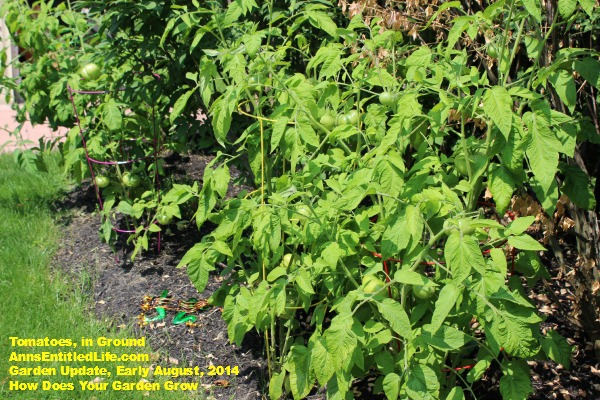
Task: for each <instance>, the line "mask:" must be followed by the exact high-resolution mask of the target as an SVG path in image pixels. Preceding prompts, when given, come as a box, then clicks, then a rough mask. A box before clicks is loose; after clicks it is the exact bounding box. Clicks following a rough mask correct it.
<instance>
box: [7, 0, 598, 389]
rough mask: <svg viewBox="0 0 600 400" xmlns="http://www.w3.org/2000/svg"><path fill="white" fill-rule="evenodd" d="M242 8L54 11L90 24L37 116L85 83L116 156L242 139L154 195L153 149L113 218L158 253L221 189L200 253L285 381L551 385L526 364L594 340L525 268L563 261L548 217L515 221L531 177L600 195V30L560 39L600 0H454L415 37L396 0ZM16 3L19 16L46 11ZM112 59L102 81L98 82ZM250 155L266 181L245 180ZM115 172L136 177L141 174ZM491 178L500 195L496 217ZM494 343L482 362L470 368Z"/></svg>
mask: <svg viewBox="0 0 600 400" xmlns="http://www.w3.org/2000/svg"><path fill="white" fill-rule="evenodd" d="M224 3H225V2H220V1H207V2H199V1H195V0H194V1H191V2H189V1H170V2H165V3H158V2H154V1H138V2H131V1H128V0H112V1H95V2H77V3H76V4H77V7H78V8H79V9H86V11H87V12H88V14H87V17H84V16H83V14H80V13H74V12H71V11H69V12H68V13H67V10H60V12H59V13H57V14H52V13H51V12H50V11H48V14H47V18H48V21H55V20H56V22H52V24H58V20H57V19H56V18H57V17H56V15H59V14H60V15H61V18H62V19H63V22H64V23H66V24H67V25H68V26H69V27H70V28H71V30H69V29H67V28H61V29H62V30H61V31H60V33H61V34H60V35H59V38H54V39H53V40H50V41H49V43H50V44H48V43H46V42H44V40H41V39H36V40H37V41H40V40H41V42H43V43H42V44H40V46H41V47H40V49H39V51H40V53H39V54H40V56H39V58H37V56H35V57H34V60H33V63H31V68H52V74H55V75H56V76H55V77H54V75H51V78H50V79H48V78H47V77H46V78H44V79H41V78H40V75H39V74H38V73H33V72H32V71H29V72H28V71H27V70H26V69H25V70H23V73H24V74H25V80H24V85H23V89H22V90H24V92H25V94H26V99H27V103H26V108H27V110H28V111H29V112H31V110H32V107H33V106H34V105H37V104H39V103H38V102H39V100H38V99H34V98H33V97H34V96H35V95H36V93H39V96H42V94H41V90H46V92H45V93H47V95H46V96H45V97H44V96H42V97H44V98H45V99H47V100H45V101H49V103H48V104H47V105H43V106H42V107H41V108H40V110H39V113H38V114H34V115H39V116H40V118H42V117H45V116H49V115H51V114H52V115H53V117H52V118H54V119H55V121H57V122H58V121H60V122H62V123H71V124H72V123H73V120H72V115H71V114H70V113H69V111H68V110H66V109H63V108H61V107H66V108H68V107H67V106H66V105H65V104H66V103H65V102H67V101H68V97H67V96H68V93H67V91H66V85H69V86H70V87H72V88H74V89H78V88H81V87H84V88H90V89H94V88H101V89H102V90H107V91H108V93H107V94H106V95H104V96H100V97H98V96H96V97H94V96H91V95H89V96H88V95H86V96H79V97H77V99H78V100H77V101H78V103H77V104H76V105H75V107H77V108H78V109H79V110H80V111H79V113H80V115H85V118H84V120H83V124H84V126H86V133H88V134H89V135H90V136H89V140H88V142H89V143H90V145H89V146H90V149H91V151H92V153H93V154H94V155H95V156H98V157H100V156H105V157H113V158H115V157H118V156H119V155H121V154H120V153H119V151H121V147H122V146H119V145H120V144H122V143H123V141H125V140H129V142H128V143H133V144H130V148H131V150H130V153H128V154H134V155H136V156H137V157H140V158H142V157H144V156H148V155H149V154H152V151H155V148H152V147H149V146H147V143H148V142H150V141H153V140H154V141H155V142H154V143H155V145H156V140H158V141H159V142H160V143H161V144H164V147H165V148H166V149H170V150H174V151H180V152H181V151H184V150H186V149H188V146H189V147H192V148H194V149H198V148H202V147H205V146H208V145H212V148H213V149H219V150H218V151H215V153H216V157H215V158H214V161H213V162H212V163H211V164H210V165H209V167H208V168H207V169H206V171H205V173H204V177H203V180H202V185H201V187H199V186H198V184H197V183H194V184H193V185H188V184H174V185H172V186H168V187H166V189H164V190H162V191H160V190H158V188H157V185H155V187H154V188H151V184H150V183H149V182H150V179H157V177H156V173H157V172H161V169H160V162H158V163H146V162H139V163H136V164H135V165H134V166H133V168H132V169H131V171H129V173H137V174H138V176H141V177H142V178H143V180H144V181H146V182H147V183H142V184H141V185H140V186H141V187H140V188H138V187H137V186H131V185H128V184H125V185H121V184H115V185H112V184H110V183H107V184H106V188H105V189H102V191H103V195H104V196H106V197H108V198H109V199H110V200H109V201H112V203H110V204H108V205H107V204H106V203H105V210H113V207H112V206H113V205H116V207H115V208H114V210H113V211H112V212H113V213H115V212H118V213H121V214H125V215H128V216H130V217H133V218H135V219H136V220H138V221H140V224H143V223H145V224H146V225H148V226H147V227H146V228H145V227H144V226H142V225H140V226H139V228H138V231H137V233H136V235H134V239H135V240H136V243H137V249H140V248H146V247H147V244H148V238H147V235H148V234H149V232H153V231H160V230H161V229H163V228H161V227H159V225H158V224H157V223H156V222H155V221H158V222H160V221H161V220H162V221H163V222H164V223H165V224H168V223H169V222H170V221H171V218H172V217H176V218H182V217H183V216H182V215H181V212H180V206H181V205H182V204H184V203H188V204H190V203H194V204H196V203H197V209H196V211H195V213H194V215H193V219H194V221H195V222H196V224H197V226H198V228H200V227H202V226H203V225H205V224H206V223H207V222H211V223H213V224H214V225H215V226H216V228H215V229H214V230H213V231H212V232H211V233H210V234H208V235H206V236H204V238H203V239H202V241H201V242H200V243H198V244H196V245H195V246H194V247H193V248H191V249H190V250H189V251H188V252H187V254H186V255H185V256H184V257H183V259H182V260H181V262H180V265H181V266H186V267H187V270H188V272H189V276H190V279H191V280H192V281H193V282H194V284H195V285H196V286H197V288H198V290H200V291H202V290H204V288H205V286H206V284H207V281H208V276H209V274H210V273H214V272H213V271H215V270H216V269H217V266H219V265H221V266H223V267H222V269H219V271H217V272H218V273H219V274H220V275H222V276H223V277H224V278H225V280H224V284H223V286H222V287H221V289H219V290H218V291H217V292H216V293H215V294H214V295H213V296H212V298H211V301H212V302H213V304H215V305H219V306H222V307H223V317H224V319H225V320H226V322H227V323H228V327H229V328H228V332H229V337H230V339H231V341H232V342H236V343H238V344H239V343H241V342H242V340H243V338H244V336H245V334H246V333H247V332H248V331H250V330H251V329H256V330H257V331H259V332H261V333H263V334H264V337H265V342H266V354H267V358H268V361H269V374H270V384H269V393H270V396H271V398H273V399H277V398H279V397H281V396H282V395H283V394H284V392H290V393H291V394H292V395H293V397H294V398H303V397H305V396H307V395H308V394H309V393H310V392H311V391H312V390H313V388H315V387H319V386H321V387H323V386H326V387H327V393H328V396H329V398H331V399H345V398H352V392H351V391H350V384H351V382H352V381H353V380H354V379H356V378H362V377H365V376H367V375H369V374H372V373H376V374H377V375H378V377H379V378H378V380H377V382H376V389H377V390H379V391H383V392H384V393H385V395H386V396H387V397H388V398H389V399H396V398H414V399H424V398H448V399H460V398H464V396H465V392H470V394H471V397H476V395H475V393H474V392H473V390H472V387H473V384H474V382H477V381H478V380H479V379H481V377H482V376H483V374H484V373H485V371H486V370H487V369H488V368H489V367H490V365H492V364H497V365H499V366H500V368H501V370H502V373H503V377H502V379H501V380H500V391H501V393H502V396H503V397H504V398H505V399H513V398H515V399H516V398H525V397H527V395H528V394H529V393H531V391H532V387H531V383H530V378H529V367H528V365H527V362H526V360H528V359H532V358H545V357H548V358H551V359H553V360H555V361H556V362H559V363H561V364H563V365H565V366H568V364H569V359H570V352H571V348H570V346H569V345H568V344H567V342H566V340H565V339H564V338H562V337H561V336H560V335H559V334H558V333H557V332H554V331H550V332H548V333H546V334H542V333H541V331H540V322H542V320H543V319H542V318H541V317H540V316H538V315H537V314H536V310H535V307H534V306H533V305H532V304H531V302H530V301H529V300H528V298H527V295H526V292H525V289H524V287H523V284H522V280H521V279H520V277H521V276H524V277H526V278H528V282H529V284H533V283H535V281H536V280H538V279H540V278H541V277H544V276H546V275H547V272H546V271H545V268H544V266H543V265H542V263H541V262H540V259H539V257H538V252H539V251H542V250H544V247H543V246H542V245H541V244H540V243H539V242H537V241H536V240H535V239H533V238H532V237H531V236H529V235H528V234H527V233H526V231H527V228H528V227H529V226H530V225H531V224H532V223H533V222H534V219H535V218H534V217H520V218H510V222H509V223H506V222H505V221H506V220H505V219H503V217H504V215H505V212H506V211H507V210H508V209H509V206H510V200H511V198H512V196H513V195H514V194H515V193H524V192H526V191H531V192H533V193H535V195H536V196H537V198H538V200H539V201H540V202H541V204H542V205H543V207H544V209H545V211H546V212H547V213H548V215H552V214H553V212H554V208H555V205H556V202H557V200H558V198H559V195H560V194H561V193H562V194H566V195H567V196H568V197H569V198H570V200H571V201H572V202H573V203H575V204H576V205H578V206H580V207H582V208H586V209H593V208H594V207H595V199H594V196H593V190H592V185H591V184H592V182H591V181H590V178H589V177H588V175H587V174H586V173H585V172H584V171H583V170H582V169H581V168H579V167H578V166H577V165H576V164H575V163H573V162H571V160H572V158H573V157H574V156H575V152H576V147H577V146H578V144H580V143H582V142H586V141H587V142H589V141H592V142H594V143H598V142H599V141H598V135H597V133H596V129H595V127H594V121H596V120H597V115H595V116H592V119H590V117H589V112H588V109H587V108H584V107H582V104H586V101H587V100H589V99H587V98H586V99H581V98H580V97H581V96H589V95H590V93H591V94H592V95H593V94H594V93H595V89H598V88H600V75H599V74H598V71H599V70H600V62H599V61H598V59H597V57H596V56H595V53H593V52H592V51H591V50H590V49H589V48H585V43H581V42H576V41H574V42H573V43H572V44H576V45H578V46H580V47H575V46H574V45H573V46H566V45H565V46H564V47H562V48H559V47H561V46H558V44H557V42H556V41H555V38H554V37H553V33H554V32H556V31H560V32H563V33H564V32H570V31H571V30H573V29H575V28H574V27H576V26H577V27H578V28H577V29H587V30H585V32H586V33H587V34H588V35H590V36H593V35H595V32H594V29H595V28H594V26H595V24H596V20H597V17H598V9H597V7H596V6H595V4H594V2H593V1H589V0H580V1H574V0H567V1H562V0H561V1H559V2H558V8H557V9H555V10H553V9H550V11H552V10H553V11H552V12H553V15H549V14H548V13H549V11H548V9H546V10H545V11H542V10H543V9H542V7H541V3H540V2H539V1H535V0H522V1H521V0H518V1H517V0H512V1H498V2H493V3H491V4H488V5H484V6H481V8H480V9H471V8H468V9H467V8H465V7H463V6H462V5H461V3H460V2H445V3H441V4H439V5H438V6H437V7H434V8H433V9H432V10H431V12H429V15H427V18H428V19H427V20H426V23H423V24H421V25H420V26H419V30H416V29H410V32H409V35H408V36H407V35H406V32H404V33H402V32H401V31H399V30H392V29H385V27H384V25H386V24H385V22H386V21H385V19H384V18H383V17H382V16H383V15H384V14H382V15H379V16H378V15H377V14H375V15H370V16H368V18H366V17H365V15H366V14H365V15H363V14H361V13H359V12H356V11H357V10H359V11H360V9H359V8H357V7H360V5H361V4H362V3H364V2H356V3H353V4H355V5H357V6H354V8H352V7H350V11H348V13H347V14H349V16H350V17H351V18H350V19H349V18H347V16H346V15H344V14H343V13H342V10H341V9H339V8H337V7H335V6H334V5H333V4H331V3H329V2H327V1H322V0H312V1H292V0H290V1H273V0H271V1H266V2H260V4H259V3H258V2H255V1H254V0H236V1H231V2H227V4H224ZM343 3H344V4H346V3H345V2H343ZM416 3H419V2H416ZM10 4H13V5H12V6H9V7H8V15H9V16H12V17H9V18H7V21H8V22H9V26H10V22H11V21H12V20H11V18H13V19H19V18H26V17H25V16H26V14H23V13H21V14H19V15H20V16H19V15H17V14H18V13H19V9H20V8H19V7H22V6H23V5H22V4H18V2H12V3H10ZM11 7H12V8H11ZM44 10H45V9H44ZM56 11H58V10H55V11H54V12H56ZM64 15H66V16H70V17H64ZM52 18H54V19H52ZM86 18H91V19H92V20H94V21H97V23H98V26H97V27H94V28H92V29H94V33H93V35H92V36H90V39H86V38H85V36H86V34H87V32H86V29H88V27H89V25H85V26H79V25H80V24H83V22H79V21H84V22H85V20H86ZM19 21H21V20H20V19H19ZM440 21H444V24H447V25H442V27H440ZM21 22H22V21H21ZM424 22H425V21H424ZM30 24H31V25H35V26H38V27H39V26H40V24H41V22H40V21H39V18H38V19H37V20H35V22H33V21H31V22H30ZM52 24H51V25H52ZM13 25H14V26H13V32H16V28H15V27H16V26H17V25H18V24H17V22H15V23H14V24H13ZM52 26H54V25H52ZM388 26H389V24H388ZM392 27H393V24H392ZM75 28H77V29H75ZM39 29H40V30H39V32H41V33H40V36H42V37H43V36H44V35H46V34H48V33H49V32H52V30H49V29H47V28H45V27H41V28H39ZM96 29H97V32H96ZM407 30H408V29H407ZM71 35H72V36H71ZM436 35H437V37H436ZM428 37H431V38H432V39H431V40H429V41H427V40H426V39H424V38H428ZM77 38H78V39H80V40H79V42H77V41H76V42H77V43H78V44H77V45H75V44H73V40H75V39H77ZM17 39H18V40H25V39H24V38H23V35H18V37H17ZM61 40H62V42H61ZM24 43H25V42H24ZM36 43H37V42H36ZM57 43H63V45H64V46H65V47H64V49H68V51H66V52H62V53H61V54H62V56H61V59H60V60H59V63H60V64H59V65H60V66H61V68H56V66H54V67H51V66H52V61H44V57H48V59H49V60H52V57H51V56H50V55H52V54H54V53H52V52H51V51H50V52H49V47H51V46H56V45H57ZM36 46H37V44H36ZM552 46H554V47H552ZM24 47H25V46H24ZM92 61H93V62H96V63H97V64H99V65H102V72H103V73H102V76H101V77H100V79H99V80H98V81H89V80H87V81H80V80H79V79H78V75H77V73H78V70H79V68H80V67H81V66H82V65H85V64H86V63H89V62H92ZM46 64H47V65H46ZM44 65H46V66H45V67H44ZM38 72H40V73H43V71H42V70H41V69H40V70H38ZM57 74H58V75H57ZM27 82H31V83H29V84H28V83H27ZM41 85H45V86H47V87H48V88H49V89H44V88H43V87H42V86H41ZM582 87H586V88H588V89H589V88H592V89H591V90H580V89H578V88H582ZM593 88H595V89H593ZM121 89H124V90H121ZM48 93H49V95H48ZM593 100H594V101H595V99H593ZM202 110H206V112H207V113H208V114H209V115H210V126H209V125H208V124H206V125H203V124H202V123H203V122H204V114H203V111H202ZM57 118H58V120H57ZM78 134H79V131H78V127H77V126H75V127H74V128H73V130H72V131H71V133H70V135H69V140H68V141H67V143H66V144H65V145H64V146H63V152H64V154H65V159H66V160H68V162H67V165H69V166H71V167H76V169H77V170H78V171H79V175H80V177H81V178H83V177H84V176H85V174H84V171H85V168H84V164H83V163H84V162H85V160H84V158H83V152H82V149H81V147H79V146H78V144H77V143H78V142H77V140H78V137H77V135H78ZM157 135H158V136H157ZM157 137H159V138H157ZM231 165H236V166H238V167H239V168H240V169H241V170H242V171H243V172H244V173H245V174H246V176H248V177H249V181H250V184H251V185H252V186H253V187H254V188H255V190H253V191H251V192H243V193H242V194H241V195H239V196H238V197H237V198H233V199H232V198H228V197H227V189H228V186H229V184H230V180H231V177H230V166H231ZM111 173H113V174H115V176H116V177H118V178H119V180H120V181H121V182H123V183H126V182H124V179H123V176H124V172H123V171H121V170H119V169H118V168H116V172H111ZM97 182H98V181H97ZM117 182H118V181H117ZM99 186H100V185H99ZM102 186H104V182H102ZM124 187H125V188H126V189H123V188H124ZM161 193H162V194H161ZM484 193H486V195H487V197H488V198H491V199H492V200H493V202H494V207H493V208H491V209H490V208H489V207H487V208H486V209H485V210H484V208H483V206H482V204H481V198H482V196H483V194H484ZM494 210H495V211H494ZM107 212H108V211H107ZM145 212H146V213H148V216H146V217H144V216H143V215H144V213H145ZM163 217H164V218H163ZM106 221H108V222H107V223H106V224H105V231H104V232H105V236H106V238H107V239H110V238H111V235H112V233H111V232H112V231H111V228H110V227H111V223H112V222H111V216H110V215H106ZM515 250H516V251H517V256H516V260H515V266H514V271H510V272H509V267H508V264H507V254H514V252H515ZM219 268H221V267H219ZM513 272H514V274H513ZM307 317H308V319H307ZM301 321H308V323H306V322H301ZM472 357H474V358H476V360H477V361H476V365H475V367H474V368H472V369H470V370H462V369H460V367H461V366H462V365H464V363H465V362H466V359H468V358H472ZM467 396H468V394H467Z"/></svg>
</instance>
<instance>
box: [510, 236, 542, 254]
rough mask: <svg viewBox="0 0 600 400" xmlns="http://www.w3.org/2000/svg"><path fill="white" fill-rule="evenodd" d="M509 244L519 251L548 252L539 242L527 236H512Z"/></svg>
mask: <svg viewBox="0 0 600 400" xmlns="http://www.w3.org/2000/svg"><path fill="white" fill-rule="evenodd" d="M508 244H510V245H511V246H513V247H515V248H517V249H519V250H534V251H543V250H546V248H545V247H544V246H542V245H541V244H540V243H539V242H538V241H537V240H535V239H534V238H532V237H531V236H529V235H527V234H522V235H519V236H511V237H509V238H508Z"/></svg>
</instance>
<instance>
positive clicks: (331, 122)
mask: <svg viewBox="0 0 600 400" xmlns="http://www.w3.org/2000/svg"><path fill="white" fill-rule="evenodd" d="M319 123H320V124H321V125H323V126H324V127H325V128H327V129H328V130H332V129H333V128H334V127H335V118H334V117H333V116H331V115H329V114H325V115H323V116H322V117H321V119H320V120H319Z"/></svg>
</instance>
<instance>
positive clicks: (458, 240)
mask: <svg viewBox="0 0 600 400" xmlns="http://www.w3.org/2000/svg"><path fill="white" fill-rule="evenodd" d="M444 253H445V256H446V262H447V263H448V266H449V268H450V271H452V280H453V281H454V282H455V283H461V282H462V281H464V280H465V279H466V278H467V277H468V276H469V275H471V271H472V270H474V271H477V272H479V273H480V274H481V275H485V261H484V259H483V255H482V254H481V250H480V249H479V242H478V241H477V239H475V238H474V237H472V236H468V235H467V236H462V235H461V234H460V232H455V233H453V234H452V235H450V237H448V240H447V241H446V245H445V246H444Z"/></svg>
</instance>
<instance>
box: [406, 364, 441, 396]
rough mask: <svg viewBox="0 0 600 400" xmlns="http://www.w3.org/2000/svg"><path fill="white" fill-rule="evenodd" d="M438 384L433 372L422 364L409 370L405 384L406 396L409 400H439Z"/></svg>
mask: <svg viewBox="0 0 600 400" xmlns="http://www.w3.org/2000/svg"><path fill="white" fill-rule="evenodd" d="M439 392H440V382H439V379H438V377H437V375H436V373H435V371H434V370H433V369H432V368H431V367H429V366H427V365H422V364H416V365H413V366H412V367H411V368H410V371H409V376H408V379H407V382H406V394H408V395H409V396H410V398H411V399H439V398H440V393H439Z"/></svg>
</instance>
